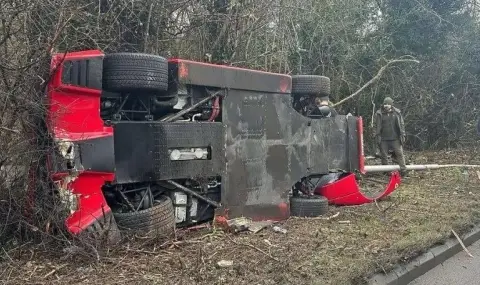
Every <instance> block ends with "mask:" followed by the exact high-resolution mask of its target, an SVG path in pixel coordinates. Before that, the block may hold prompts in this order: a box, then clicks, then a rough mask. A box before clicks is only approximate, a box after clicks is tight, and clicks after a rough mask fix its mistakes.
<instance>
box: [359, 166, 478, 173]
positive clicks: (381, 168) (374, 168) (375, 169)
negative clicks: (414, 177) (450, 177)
mask: <svg viewBox="0 0 480 285" xmlns="http://www.w3.org/2000/svg"><path fill="white" fill-rule="evenodd" d="M455 167H459V168H480V165H465V164H410V165H407V170H416V171H423V170H435V169H441V168H455ZM364 170H365V172H367V173H368V172H371V173H373V172H392V171H398V170H400V166H399V165H365V166H364Z"/></svg>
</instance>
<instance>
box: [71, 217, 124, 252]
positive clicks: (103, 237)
mask: <svg viewBox="0 0 480 285" xmlns="http://www.w3.org/2000/svg"><path fill="white" fill-rule="evenodd" d="M80 237H81V238H83V239H86V240H87V241H93V242H95V243H96V244H97V246H98V245H100V244H108V245H114V244H117V243H119V242H120V241H121V239H122V236H121V233H120V230H119V229H118V226H117V223H116V221H115V217H114V215H113V214H112V213H111V212H110V213H108V214H105V216H103V217H101V218H99V219H98V220H96V221H95V222H93V224H91V225H90V226H88V228H86V230H85V231H84V232H83V233H82V234H81V235H80Z"/></svg>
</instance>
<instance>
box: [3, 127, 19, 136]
mask: <svg viewBox="0 0 480 285" xmlns="http://www.w3.org/2000/svg"><path fill="white" fill-rule="evenodd" d="M0 129H2V130H4V131H9V132H12V133H16V134H19V133H20V131H19V130H14V129H10V128H7V127H2V126H0Z"/></svg>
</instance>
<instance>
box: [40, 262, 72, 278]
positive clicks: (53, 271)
mask: <svg viewBox="0 0 480 285" xmlns="http://www.w3.org/2000/svg"><path fill="white" fill-rule="evenodd" d="M65 266H67V264H64V265H60V266H59V267H57V268H55V269H53V270H52V271H50V272H48V273H47V274H45V276H43V279H45V278H47V277H49V276H51V275H52V274H54V273H55V272H57V271H58V270H60V269H62V268H64V267H65Z"/></svg>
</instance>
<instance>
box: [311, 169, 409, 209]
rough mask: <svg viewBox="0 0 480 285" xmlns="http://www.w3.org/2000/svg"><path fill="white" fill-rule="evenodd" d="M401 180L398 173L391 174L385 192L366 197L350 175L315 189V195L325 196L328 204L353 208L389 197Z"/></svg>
mask: <svg viewBox="0 0 480 285" xmlns="http://www.w3.org/2000/svg"><path fill="white" fill-rule="evenodd" d="M400 182H401V178H400V174H399V172H398V171H395V172H392V174H391V176H390V182H389V183H388V184H387V187H386V188H385V190H384V191H383V192H382V193H381V194H380V195H378V196H376V197H367V196H366V195H365V194H363V193H362V191H361V189H360V187H359V185H358V184H357V180H356V179H355V174H353V173H351V174H348V175H347V176H345V177H343V178H341V179H339V180H337V181H335V182H333V183H331V184H327V185H325V186H322V187H317V188H316V189H315V194H318V195H322V196H325V197H326V198H327V199H328V202H329V203H330V204H333V205H338V206H355V205H363V204H368V203H372V202H374V201H375V200H378V199H382V198H384V197H386V196H388V195H390V194H391V193H392V192H393V191H395V190H396V189H397V188H398V186H399V185H400Z"/></svg>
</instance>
